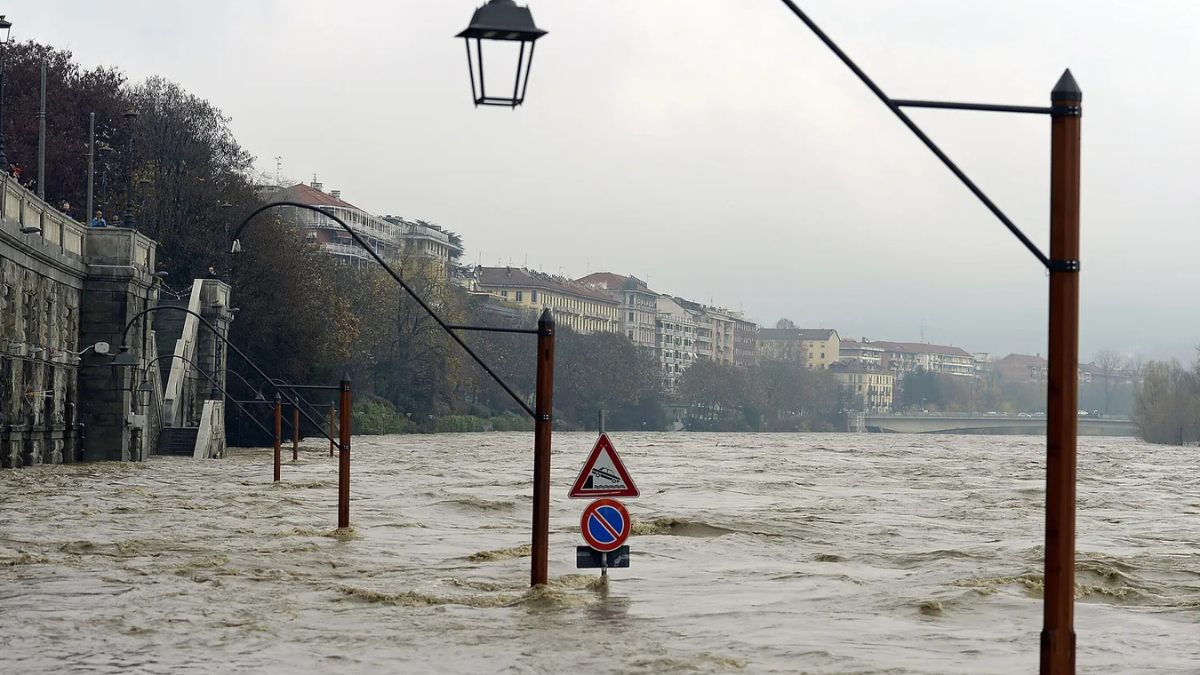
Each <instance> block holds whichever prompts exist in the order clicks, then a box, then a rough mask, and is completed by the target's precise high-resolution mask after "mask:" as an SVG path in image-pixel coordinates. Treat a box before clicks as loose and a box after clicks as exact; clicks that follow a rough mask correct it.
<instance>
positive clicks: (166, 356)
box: [146, 354, 272, 436]
mask: <svg viewBox="0 0 1200 675" xmlns="http://www.w3.org/2000/svg"><path fill="white" fill-rule="evenodd" d="M163 359H179V360H180V361H183V362H184V363H187V364H189V365H191V366H192V367H193V368H195V369H196V371H197V372H198V373H200V374H201V375H203V376H205V377H207V378H208V381H209V382H212V384H213V386H214V387H216V388H217V389H218V390H220V392H221V395H222V396H224V397H225V398H227V399H229V400H230V402H232V403H233V404H234V405H236V406H237V407H238V410H241V411H242V412H243V413H246V417H249V418H250V421H251V422H254V423H255V424H257V425H258V428H260V429H262V430H263V431H264V432H266V434H267V435H268V436H271V435H272V434H271V431H270V430H269V429H267V427H266V426H265V425H263V423H262V422H259V421H258V419H256V418H255V417H254V415H251V414H250V411H249V410H246V406H244V405H242V404H241V403H239V402H238V400H237V399H235V398H234V397H232V396H230V395H229V392H227V391H225V387H222V386H221V385H220V383H219V382H217V379H216V378H215V377H213V376H212V375H209V374H208V373H206V372H204V369H203V368H201V367H200V366H198V365H196V362H195V361H191V360H189V359H185V358H184V357H182V356H176V355H174V354H163V355H161V356H158V357H155V358H153V359H150V360H149V361H148V362H147V363H146V371H147V372H149V371H150V366H152V365H154V364H155V363H157V362H159V361H161V360H163Z"/></svg>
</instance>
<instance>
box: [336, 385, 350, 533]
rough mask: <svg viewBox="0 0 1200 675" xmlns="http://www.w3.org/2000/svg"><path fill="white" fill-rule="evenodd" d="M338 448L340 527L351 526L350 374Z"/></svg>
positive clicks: (344, 394)
mask: <svg viewBox="0 0 1200 675" xmlns="http://www.w3.org/2000/svg"><path fill="white" fill-rule="evenodd" d="M341 386H342V395H341V398H342V400H341V404H340V405H341V408H342V419H341V423H340V424H339V429H338V430H339V431H340V432H341V435H340V436H339V437H338V438H339V445H340V446H341V447H340V448H339V450H338V529H339V530H340V529H343V528H347V527H350V427H351V424H350V375H349V373H347V374H346V375H343V376H342V382H341Z"/></svg>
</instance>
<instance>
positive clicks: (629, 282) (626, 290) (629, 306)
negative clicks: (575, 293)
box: [577, 272, 658, 349]
mask: <svg viewBox="0 0 1200 675" xmlns="http://www.w3.org/2000/svg"><path fill="white" fill-rule="evenodd" d="M577 281H578V282H579V283H581V284H583V285H584V286H587V287H589V288H592V289H594V290H597V291H600V292H601V293H604V294H606V295H608V296H609V297H610V298H612V299H614V300H616V301H617V302H618V303H620V320H621V332H622V333H624V334H625V336H626V337H628V338H629V339H630V341H632V342H633V344H635V345H637V346H638V347H646V348H647V349H654V348H655V346H656V345H655V342H654V318H655V315H656V314H657V313H658V293H655V292H654V291H652V290H650V289H649V288H647V287H646V284H645V282H643V281H642V280H641V279H638V278H637V277H626V276H621V275H620V274H613V273H612V272H596V273H594V274H589V275H587V276H586V277H583V278H582V279H577Z"/></svg>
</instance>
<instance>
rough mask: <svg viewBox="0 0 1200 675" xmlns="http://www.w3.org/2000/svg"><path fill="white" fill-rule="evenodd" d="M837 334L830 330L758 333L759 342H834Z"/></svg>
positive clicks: (767, 329)
mask: <svg viewBox="0 0 1200 675" xmlns="http://www.w3.org/2000/svg"><path fill="white" fill-rule="evenodd" d="M836 334H837V331H836V330H833V329H830V328H761V329H759V331H758V339H759V340H787V341H798V340H818V341H820V340H832V339H833V336H834V335H836Z"/></svg>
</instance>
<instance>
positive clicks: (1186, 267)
mask: <svg viewBox="0 0 1200 675" xmlns="http://www.w3.org/2000/svg"><path fill="white" fill-rule="evenodd" d="M482 1H483V0H342V1H340V2H332V1H321V0H286V1H285V0H216V1H209V2H204V3H190V2H188V3H185V2H174V1H170V0H108V1H106V2H103V3H100V2H92V1H91V0H16V1H14V2H8V3H6V7H5V10H6V12H7V14H8V18H9V19H10V20H11V21H13V24H14V27H13V36H14V38H20V39H27V38H35V39H37V40H40V41H43V42H48V43H50V44H53V45H55V46H57V47H60V48H69V49H71V50H72V51H74V53H75V56H76V58H77V59H78V60H80V61H81V62H83V63H84V64H86V65H89V66H90V65H96V64H107V65H116V66H119V67H121V68H122V69H124V70H125V71H126V72H127V73H128V74H129V75H130V76H131V77H132V78H134V79H140V78H142V77H145V76H148V75H152V74H157V75H162V76H164V77H167V78H170V79H172V80H175V81H177V82H180V83H181V84H183V85H184V86H185V87H186V88H187V89H188V90H190V91H192V92H193V93H195V94H197V95H199V96H202V97H204V98H207V99H209V100H210V101H212V102H213V103H214V104H215V105H216V106H218V107H219V108H221V109H222V110H223V111H225V113H226V114H228V115H229V116H230V117H232V118H233V122H232V126H233V130H234V132H235V134H236V135H237V137H238V139H239V140H240V141H241V143H242V144H243V145H244V146H245V147H246V148H247V149H248V150H249V151H250V152H252V153H254V154H255V155H256V156H257V157H258V166H259V168H260V169H261V170H264V171H266V172H269V173H272V174H273V173H274V171H275V160H274V159H273V158H274V157H275V156H282V157H283V160H282V162H283V173H284V175H285V176H288V177H291V178H293V179H298V180H305V181H308V180H311V179H312V175H313V174H314V173H315V174H317V176H318V177H319V179H320V180H321V181H322V182H323V183H324V184H325V187H326V189H341V190H342V194H343V198H345V199H347V200H348V201H350V202H352V203H354V204H356V205H358V206H360V207H362V208H364V209H366V210H368V211H372V212H376V213H391V214H400V215H404V216H406V217H412V218H423V219H426V220H431V221H434V222H437V223H440V224H441V225H443V226H444V227H446V228H449V229H451V230H455V231H457V232H459V233H460V234H462V236H463V238H464V240H465V245H466V247H467V254H466V257H467V258H468V259H469V260H471V261H472V262H474V261H482V262H483V263H484V264H496V263H497V261H500V262H501V263H503V264H508V263H510V262H511V263H512V264H514V265H521V264H523V263H524V262H525V261H526V260H528V264H529V266H530V267H532V268H540V269H543V270H545V271H547V272H555V273H557V272H559V271H560V269H561V271H562V272H563V273H565V274H569V275H571V276H576V277H578V276H582V275H583V274H585V273H587V272H588V271H589V270H590V271H597V270H610V271H614V272H619V273H625V274H635V275H638V276H640V277H643V278H645V277H649V281H650V285H651V287H652V288H654V289H655V290H657V291H660V292H667V293H672V294H675V295H681V296H684V297H688V298H690V299H693V300H697V301H702V302H706V303H707V302H710V301H711V302H713V303H715V304H718V305H723V306H728V307H730V308H733V309H742V310H744V311H745V312H746V313H747V314H748V315H749V316H750V317H751V318H752V319H755V320H757V321H759V322H760V323H763V324H770V323H774V321H775V320H776V319H778V318H780V317H781V316H787V317H790V318H792V319H793V320H795V321H796V322H797V323H799V324H801V325H804V326H813V327H817V326H824V327H833V328H837V329H838V331H839V332H840V333H841V334H842V335H843V336H847V337H862V336H866V337H869V338H872V339H890V340H913V341H915V340H917V339H919V338H920V335H921V330H922V325H923V326H924V337H925V339H926V340H927V341H930V342H938V343H944V344H953V345H956V346H961V347H964V348H966V349H968V350H973V351H989V352H993V353H994V354H996V355H997V356H1003V355H1004V354H1007V353H1009V352H1024V353H1039V352H1040V353H1042V354H1044V353H1045V351H1046V347H1045V344H1046V274H1045V272H1044V271H1043V270H1042V269H1041V268H1040V266H1039V265H1038V263H1037V262H1036V260H1035V259H1034V258H1033V257H1032V256H1031V255H1030V254H1029V253H1028V252H1027V251H1026V250H1025V249H1024V248H1023V247H1021V245H1020V244H1019V243H1018V242H1017V241H1016V239H1014V238H1013V237H1012V236H1011V235H1010V234H1008V233H1007V231H1006V230H1005V229H1004V228H1003V226H1002V225H1001V224H1000V223H999V222H998V221H996V219H995V218H994V217H993V216H992V215H991V214H990V213H989V212H987V211H986V209H985V208H984V207H983V206H982V205H981V204H979V203H978V202H977V201H976V199H975V198H974V197H973V196H972V195H971V194H970V193H968V192H967V190H966V189H965V188H964V187H963V186H962V185H961V184H960V183H958V182H957V180H956V179H955V178H954V177H953V176H952V175H951V174H950V173H949V172H948V171H947V170H946V169H945V168H944V167H943V166H942V165H941V164H940V163H939V162H938V161H937V160H936V158H934V157H933V155H932V154H931V153H930V152H929V151H928V150H927V149H926V148H925V147H924V146H922V145H921V144H920V142H919V141H918V140H917V139H916V138H915V137H914V136H913V135H912V134H911V133H910V132H909V131H908V130H907V129H905V128H904V127H903V126H902V125H901V124H900V122H899V121H898V120H896V119H895V118H894V117H893V116H892V114H891V113H890V112H889V111H888V110H887V109H886V108H885V107H884V106H883V105H882V104H881V103H879V101H878V100H876V99H875V98H874V97H873V96H872V95H871V94H870V92H869V91H868V90H867V89H866V88H865V87H864V86H863V85H862V84H861V83H860V82H859V81H858V80H857V79H856V78H855V77H854V76H853V75H852V74H851V73H850V72H849V71H848V70H847V69H846V68H845V67H844V66H843V65H842V64H841V63H840V62H839V61H837V59H836V58H835V57H834V56H833V55H832V54H831V53H830V52H829V51H828V50H827V49H826V48H825V47H824V46H823V45H822V44H821V43H820V42H819V41H818V40H817V39H816V38H815V37H814V36H813V35H812V34H811V33H810V32H809V31H808V29H807V28H806V27H805V26H804V25H803V24H802V23H801V22H800V21H798V20H797V19H796V18H795V17H794V16H793V15H792V14H791V13H790V12H789V11H788V10H787V9H786V8H785V7H784V6H783V5H782V3H780V2H778V0H603V1H600V2H580V1H578V0H532V1H531V4H530V8H531V9H532V10H533V15H534V18H535V20H536V21H537V23H538V25H539V26H540V27H541V28H543V29H546V30H548V31H549V35H547V36H546V37H545V38H543V39H542V40H541V41H540V42H539V43H538V48H537V57H536V60H535V62H534V65H533V73H532V77H531V80H530V85H529V96H528V98H527V100H526V104H525V105H524V106H523V107H521V108H518V109H517V110H516V111H511V110H507V109H502V108H481V109H475V108H474V107H472V105H471V101H470V89H469V81H468V79H467V69H466V57H465V55H464V50H463V46H462V42H461V40H455V39H453V35H454V34H456V33H457V32H458V31H460V30H462V29H463V28H465V27H466V24H467V22H468V20H469V19H470V16H471V13H472V11H473V10H474V9H475V7H476V6H478V5H479V4H481V3H482ZM799 4H800V6H801V7H802V8H804V9H805V10H806V11H807V12H808V13H809V14H810V15H811V16H812V17H813V18H814V19H815V20H816V21H817V22H818V24H820V25H821V26H822V28H823V29H824V30H825V31H826V32H827V33H829V34H830V36H831V37H832V38H833V39H834V40H835V41H837V42H838V43H839V44H840V45H841V47H842V48H843V49H844V50H846V51H847V52H848V53H849V54H850V55H851V57H852V58H854V59H856V60H857V61H858V63H859V65H860V66H862V67H863V68H864V69H865V70H866V71H867V72H868V73H869V74H870V75H871V76H872V77H873V78H874V79H875V80H876V82H877V83H878V84H879V85H880V86H881V87H882V88H883V89H884V91H886V92H887V93H888V94H889V95H891V96H894V97H897V98H931V99H943V100H964V101H979V102H994V103H1010V104H1026V105H1046V104H1047V103H1048V97H1049V92H1050V89H1051V88H1052V87H1053V85H1054V83H1055V81H1056V80H1057V79H1058V77H1059V75H1060V74H1061V72H1062V70H1063V69H1064V68H1066V67H1070V68H1071V69H1072V72H1073V73H1074V74H1075V77H1076V79H1077V80H1078V82H1079V84H1080V87H1081V89H1082V90H1083V92H1084V118H1083V163H1084V169H1083V256H1082V260H1083V277H1082V298H1083V299H1082V312H1083V317H1082V321H1083V323H1082V338H1081V345H1080V348H1081V354H1082V355H1083V356H1084V357H1085V358H1086V357H1090V356H1091V354H1092V353H1093V352H1094V351H1095V350H1096V349H1098V348H1100V347H1105V346H1109V347H1113V348H1116V349H1119V350H1122V351H1125V352H1129V353H1134V352H1140V353H1142V354H1144V355H1146V356H1163V355H1176V356H1180V357H1183V358H1186V359H1190V358H1191V356H1192V352H1191V347H1190V345H1193V344H1195V343H1197V342H1200V315H1198V314H1197V312H1196V307H1197V302H1196V299H1195V297H1196V296H1195V289H1197V288H1200V265H1197V264H1196V261H1195V258H1196V252H1197V251H1198V250H1200V246H1198V244H1200V228H1198V227H1197V226H1196V225H1197V212H1198V207H1200V193H1198V191H1197V189H1196V187H1195V181H1196V177H1197V170H1196V168H1195V158H1194V155H1195V152H1196V150H1197V148H1198V147H1200V143H1198V141H1200V130H1198V129H1200V127H1198V125H1197V124H1196V121H1195V120H1196V112H1197V110H1198V109H1200V106H1198V104H1200V93H1198V92H1197V88H1196V86H1195V85H1194V84H1193V82H1194V81H1195V73H1196V72H1197V70H1198V68H1200V38H1198V37H1197V36H1200V3H1198V2H1192V1H1189V0H1177V1H1169V0H1157V1H1155V0H1138V1H1136V2H1135V1H1133V0H1126V1H1125V2H1114V1H1109V0H1072V1H1051V0H1040V1H1038V0H1004V1H999V0H996V1H993V2H962V1H961V0H959V1H954V0H903V1H900V0H886V1H885V0H860V1H858V2H853V3H848V2H835V1H834V0H802V1H801V2H800V3H799ZM485 57H486V52H485ZM913 117H914V118H915V119H916V120H917V122H918V124H921V125H922V126H923V128H924V129H925V130H926V132H927V133H929V134H930V135H931V136H932V137H933V138H934V139H935V140H936V141H937V142H939V143H940V144H941V145H942V147H943V149H944V150H946V151H947V152H948V153H949V154H950V156H951V157H952V158H954V159H955V160H956V161H958V163H959V164H960V166H962V167H963V168H964V169H965V170H966V171H967V172H968V174H970V175H971V176H972V177H973V178H974V180H975V181H976V182H977V183H978V184H980V185H981V186H982V187H983V189H984V190H985V191H986V192H988V193H989V194H990V195H991V197H992V198H993V199H994V200H995V201H996V202H997V203H998V204H999V205H1000V206H1001V208H1003V209H1004V210H1005V211H1006V212H1007V213H1008V214H1009V216H1010V217H1012V218H1013V220H1014V221H1016V223H1017V224H1018V225H1019V226H1020V227H1022V228H1023V229H1024V230H1025V231H1026V232H1027V233H1028V234H1029V235H1030V236H1031V237H1032V239H1033V240H1034V241H1035V242H1037V243H1038V244H1039V246H1041V247H1042V248H1043V250H1044V249H1045V248H1046V246H1047V218H1048V211H1049V207H1048V202H1047V200H1048V194H1049V185H1048V171H1049V162H1048V155H1049V120H1048V118H1043V117H1036V116H1018V115H996V114H989V113H964V112H950V111H915V112H914V113H913Z"/></svg>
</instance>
